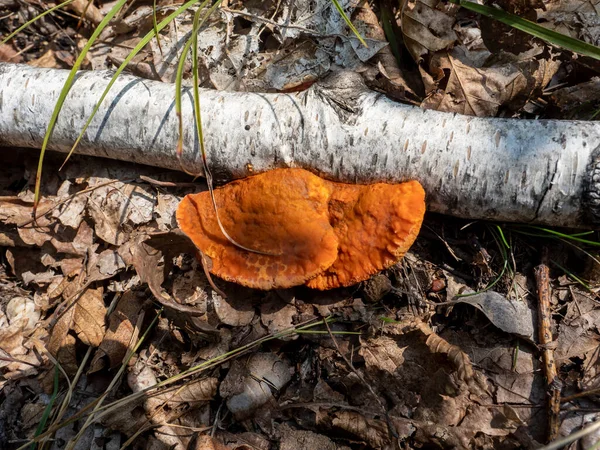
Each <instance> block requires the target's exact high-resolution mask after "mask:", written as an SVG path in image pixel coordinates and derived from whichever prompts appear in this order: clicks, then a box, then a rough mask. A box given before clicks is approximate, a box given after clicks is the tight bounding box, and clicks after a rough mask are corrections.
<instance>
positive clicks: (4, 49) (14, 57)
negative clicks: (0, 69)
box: [0, 43, 23, 64]
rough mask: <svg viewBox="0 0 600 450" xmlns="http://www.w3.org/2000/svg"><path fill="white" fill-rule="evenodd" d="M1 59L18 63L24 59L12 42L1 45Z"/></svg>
mask: <svg viewBox="0 0 600 450" xmlns="http://www.w3.org/2000/svg"><path fill="white" fill-rule="evenodd" d="M0 61H2V62H10V63H13V64H18V63H20V62H22V61H23V57H22V56H21V55H19V53H17V51H16V50H15V49H14V48H13V45H12V43H7V44H2V45H0Z"/></svg>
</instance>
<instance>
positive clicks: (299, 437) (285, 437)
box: [278, 423, 339, 450]
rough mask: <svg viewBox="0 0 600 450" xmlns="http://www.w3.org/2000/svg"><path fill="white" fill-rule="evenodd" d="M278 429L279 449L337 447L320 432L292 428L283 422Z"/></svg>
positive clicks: (302, 449) (324, 448) (326, 448)
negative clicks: (279, 436)
mask: <svg viewBox="0 0 600 450" xmlns="http://www.w3.org/2000/svg"><path fill="white" fill-rule="evenodd" d="M278 431H279V433H280V435H281V438H280V439H281V440H280V443H279V450H313V449H319V450H338V449H339V447H338V446H337V445H336V443H335V442H333V441H332V440H331V439H329V438H328V437H327V436H324V435H322V434H317V433H313V432H312V431H306V430H294V429H292V428H291V427H290V426H289V425H287V424H285V423H283V424H281V425H280V426H279V428H278Z"/></svg>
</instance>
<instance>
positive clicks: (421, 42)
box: [401, 0, 456, 63]
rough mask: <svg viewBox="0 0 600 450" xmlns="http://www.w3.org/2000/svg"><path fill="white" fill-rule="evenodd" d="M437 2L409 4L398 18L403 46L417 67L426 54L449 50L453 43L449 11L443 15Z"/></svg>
mask: <svg viewBox="0 0 600 450" xmlns="http://www.w3.org/2000/svg"><path fill="white" fill-rule="evenodd" d="M438 7H441V8H444V6H443V5H441V4H440V2H439V1H438V0H409V1H407V4H406V8H405V9H404V11H403V14H402V17H401V24H402V34H403V35H404V43H405V44H406V47H407V48H408V51H409V52H410V53H411V55H412V57H413V59H414V60H415V61H416V62H418V63H420V62H421V61H422V60H423V57H424V56H425V55H427V54H429V53H434V52H437V51H440V50H444V49H448V48H450V47H451V46H452V45H453V44H454V42H455V41H456V33H455V32H454V31H453V30H452V28H453V26H454V21H455V20H454V17H452V15H451V14H452V13H451V12H450V11H452V9H450V10H449V11H444V10H442V9H438Z"/></svg>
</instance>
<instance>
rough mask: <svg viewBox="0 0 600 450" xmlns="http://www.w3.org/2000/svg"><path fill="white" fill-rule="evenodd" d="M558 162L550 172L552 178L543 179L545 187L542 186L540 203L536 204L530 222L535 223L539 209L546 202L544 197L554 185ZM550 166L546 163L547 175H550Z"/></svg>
mask: <svg viewBox="0 0 600 450" xmlns="http://www.w3.org/2000/svg"><path fill="white" fill-rule="evenodd" d="M559 161H560V160H559V159H557V160H556V161H555V162H554V169H553V170H552V176H546V177H545V178H544V179H545V180H546V185H545V186H544V192H543V193H542V196H541V198H540V201H539V202H538V205H537V207H536V208H535V214H534V216H533V219H532V222H535V221H536V220H537V219H538V216H539V213H540V209H541V208H542V205H543V204H544V200H546V196H547V195H548V192H550V190H551V189H552V186H553V185H554V179H555V178H556V175H557V174H558V163H559ZM550 164H551V163H550V161H548V167H547V168H546V174H547V175H550V173H551V170H550Z"/></svg>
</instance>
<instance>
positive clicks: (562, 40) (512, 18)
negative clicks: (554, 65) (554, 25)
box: [452, 0, 600, 59]
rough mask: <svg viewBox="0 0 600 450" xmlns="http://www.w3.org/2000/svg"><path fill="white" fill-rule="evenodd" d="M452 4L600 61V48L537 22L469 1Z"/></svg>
mask: <svg viewBox="0 0 600 450" xmlns="http://www.w3.org/2000/svg"><path fill="white" fill-rule="evenodd" d="M452 3H456V4H459V5H460V6H462V7H463V8H466V9H468V10H470V11H473V12H476V13H479V14H481V15H483V16H486V17H490V18H492V19H495V20H497V21H499V22H502V23H504V24H506V25H509V26H511V27H513V28H516V29H517V30H521V31H524V32H525V33H528V34H530V35H532V36H535V37H537V38H540V39H543V40H544V41H547V42H549V43H551V44H554V45H557V46H559V47H561V48H564V49H567V50H571V51H572V52H575V53H579V54H581V55H585V56H589V57H590V58H594V59H600V47H597V46H595V45H592V44H588V43H587V42H584V41H582V40H579V39H575V38H572V37H570V36H566V35H564V34H561V33H558V32H556V31H553V30H550V29H548V28H545V27H543V26H541V25H538V24H537V23H535V22H531V21H530V20H526V19H523V18H521V17H519V16H516V15H514V14H510V13H507V12H506V11H503V10H501V9H498V8H494V7H491V6H486V5H479V4H478V3H474V2H470V1H467V0H453V1H452Z"/></svg>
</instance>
